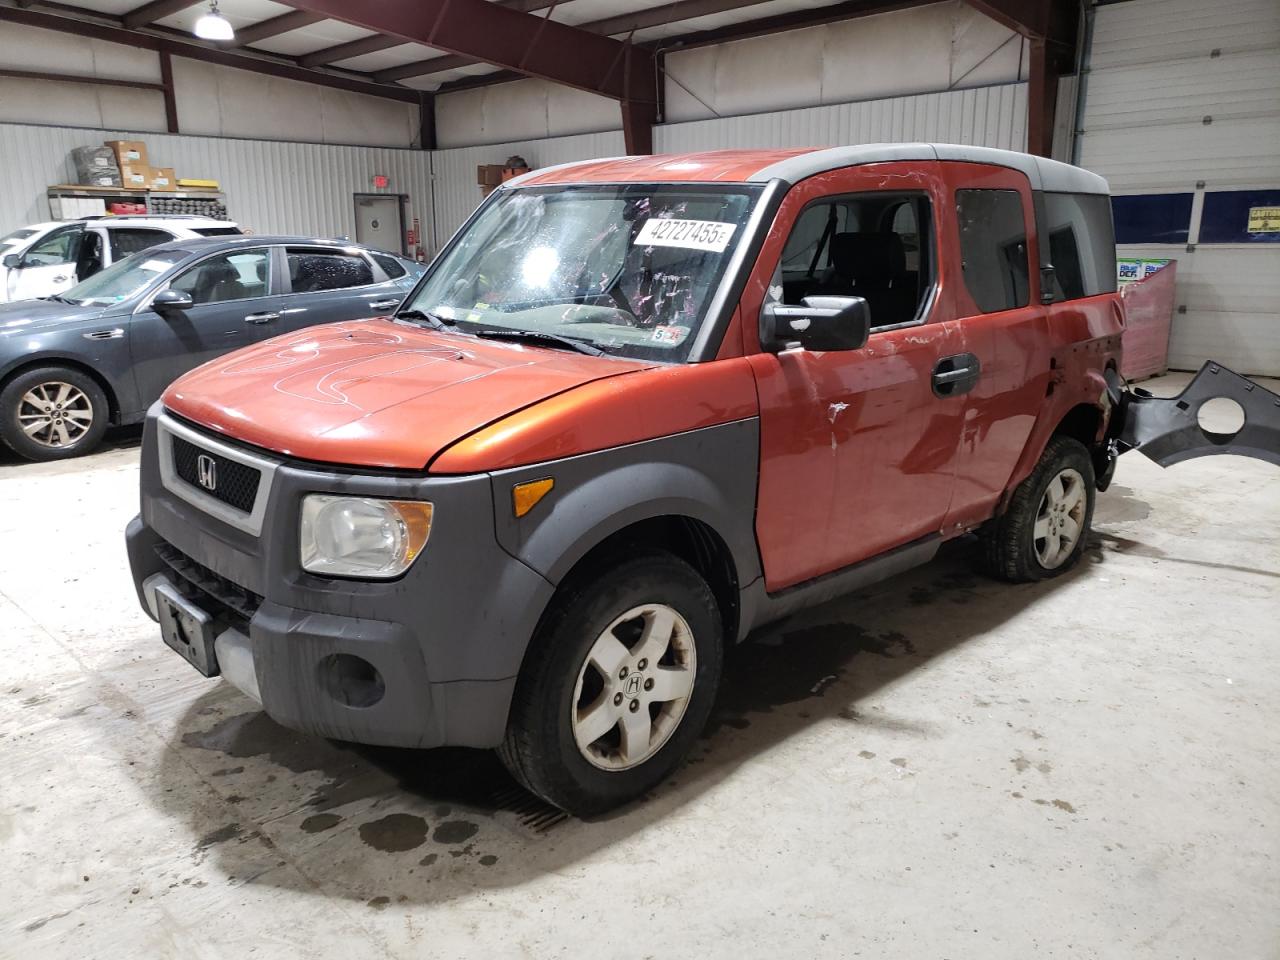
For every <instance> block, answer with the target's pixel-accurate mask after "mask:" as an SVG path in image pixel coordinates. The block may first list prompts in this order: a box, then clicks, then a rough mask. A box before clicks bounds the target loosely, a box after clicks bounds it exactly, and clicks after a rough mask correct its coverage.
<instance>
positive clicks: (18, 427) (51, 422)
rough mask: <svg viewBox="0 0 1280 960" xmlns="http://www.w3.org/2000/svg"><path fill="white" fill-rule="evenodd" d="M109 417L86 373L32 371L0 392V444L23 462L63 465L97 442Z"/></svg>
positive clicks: (98, 389)
mask: <svg viewBox="0 0 1280 960" xmlns="http://www.w3.org/2000/svg"><path fill="white" fill-rule="evenodd" d="M110 414H111V410H110V407H109V405H108V403H107V395H106V394H105V393H104V392H103V390H102V387H100V386H99V385H98V381H96V380H94V379H93V377H91V376H89V375H88V374H87V373H84V372H82V371H80V370H76V369H74V368H72V367H59V366H49V367H36V368H35V369H34V370H26V371H24V372H22V373H20V374H18V375H17V376H16V377H14V378H13V379H12V380H10V381H9V382H8V383H7V384H5V386H4V389H3V390H0V439H2V440H4V442H5V443H6V444H7V445H8V446H9V448H10V449H12V450H13V452H14V453H16V454H17V455H18V456H20V457H24V458H25V459H27V460H36V461H45V460H66V459H68V458H70V457H78V456H80V455H82V454H85V453H88V452H89V451H90V450H92V449H93V448H94V447H96V446H97V445H98V444H99V443H100V442H101V441H102V435H103V434H104V433H105V432H106V429H107V419H108V417H109V416H110Z"/></svg>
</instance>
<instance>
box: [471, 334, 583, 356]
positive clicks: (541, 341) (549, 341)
mask: <svg viewBox="0 0 1280 960" xmlns="http://www.w3.org/2000/svg"><path fill="white" fill-rule="evenodd" d="M475 335H476V336H477V337H483V338H484V339H486V340H517V341H522V342H524V343H536V344H538V345H539V346H545V347H565V348H567V349H569V350H576V351H578V353H585V354H587V355H588V356H591V357H603V356H604V355H605V352H604V351H603V350H601V349H600V348H599V347H597V346H595V345H594V344H590V343H587V342H586V341H585V340H575V339H573V338H572V337H561V336H559V335H557V334H554V333H543V332H542V331H541V330H476V331H475Z"/></svg>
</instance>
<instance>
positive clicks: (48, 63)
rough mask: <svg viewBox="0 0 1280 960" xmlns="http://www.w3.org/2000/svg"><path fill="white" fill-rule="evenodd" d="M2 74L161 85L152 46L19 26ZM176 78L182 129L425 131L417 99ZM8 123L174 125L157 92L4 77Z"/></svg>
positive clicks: (6, 43) (320, 138) (269, 82)
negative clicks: (25, 72) (420, 123)
mask: <svg viewBox="0 0 1280 960" xmlns="http://www.w3.org/2000/svg"><path fill="white" fill-rule="evenodd" d="M0 68H8V69H11V70H30V71H36V72H59V73H72V74H85V75H88V76H94V77H101V78H104V79H112V80H141V81H145V82H147V83H159V82H160V61H159V58H158V56H157V55H156V53H155V52H154V51H152V50H142V49H139V48H136V47H128V46H125V45H123V44H118V43H107V42H105V41H102V40H90V39H87V38H85V37H75V36H72V35H70V34H64V33H59V32H57V31H54V30H42V29H39V28H36V27H27V26H23V25H20V24H12V23H5V24H4V25H3V27H2V28H0ZM173 75H174V92H175V96H176V98H177V102H178V118H179V124H180V126H181V129H182V131H183V132H184V133H192V134H205V135H210V136H226V137H253V138H258V139H264V140H297V141H299V142H304V143H305V142H320V143H342V144H356V145H361V146H388V147H409V146H411V145H412V144H413V143H414V142H415V139H416V138H417V135H418V129H417V126H418V108H417V107H416V106H415V105H414V104H410V103H401V102H399V101H396V100H387V99H386V98H384V97H370V96H365V95H363V94H358V93H350V92H347V91H345V90H335V89H333V88H330V87H322V86H317V85H315V84H309V83H301V82H298V81H294V80H283V79H279V78H276V77H268V76H265V75H263V74H260V73H251V72H249V71H247V70H236V69H234V68H232V67H222V66H218V65H215V64H210V63H204V62H202V61H198V60H188V59H185V58H182V57H174V59H173ZM614 112H615V113H616V112H617V111H616V109H615V111H614ZM0 122H9V123H45V124H59V125H62V126H70V127H104V128H122V129H128V130H133V131H136V132H138V133H148V132H151V131H163V130H166V129H167V124H166V120H165V111H164V97H163V95H162V94H161V93H159V92H158V91H150V90H132V89H129V88H127V87H103V86H95V85H90V84H84V85H80V84H75V83H68V82H65V81H43V80H17V79H12V78H0Z"/></svg>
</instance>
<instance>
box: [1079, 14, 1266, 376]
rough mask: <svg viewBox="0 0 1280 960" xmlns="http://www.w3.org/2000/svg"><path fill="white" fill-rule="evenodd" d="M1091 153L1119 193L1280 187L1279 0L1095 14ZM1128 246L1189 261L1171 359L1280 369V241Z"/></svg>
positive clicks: (1085, 158)
mask: <svg viewBox="0 0 1280 960" xmlns="http://www.w3.org/2000/svg"><path fill="white" fill-rule="evenodd" d="M1095 18H1096V19H1095V21H1094V31H1093V45H1092V49H1091V52H1090V58H1089V67H1090V72H1089V74H1088V77H1087V81H1086V83H1085V87H1084V113H1083V123H1082V126H1083V131H1082V132H1081V134H1080V136H1079V151H1080V152H1079V162H1080V164H1081V165H1082V166H1085V167H1088V168H1089V169H1091V170H1095V171H1097V172H1098V173H1100V174H1102V175H1103V176H1104V177H1106V178H1107V179H1108V181H1109V182H1110V183H1111V188H1112V191H1113V192H1114V193H1116V194H1158V193H1169V192H1180V193H1193V194H1195V195H1196V201H1195V207H1194V209H1195V210H1199V209H1200V205H1201V203H1202V202H1203V195H1204V194H1205V192H1206V191H1218V190H1232V189H1271V190H1275V189H1280V2H1277V0H1216V2H1214V3H1204V2H1202V0H1131V2H1128V3H1117V4H1109V5H1105V6H1100V7H1098V8H1097V10H1096V13H1095ZM1198 228H1199V224H1198V215H1197V214H1195V213H1193V215H1192V220H1191V234H1190V236H1189V237H1188V240H1189V241H1190V247H1191V249H1188V245H1187V244H1165V245H1152V244H1145V245H1141V246H1138V245H1131V244H1124V245H1121V247H1120V255H1121V256H1126V257H1128V256H1147V257H1160V258H1166V257H1167V258H1173V259H1176V260H1177V261H1178V293H1177V301H1178V307H1179V309H1180V310H1182V311H1184V312H1181V313H1178V314H1176V315H1175V316H1174V322H1173V335H1172V341H1171V343H1170V353H1169V362H1170V365H1171V366H1173V367H1175V368H1183V369H1194V368H1196V367H1198V366H1199V365H1200V364H1201V363H1202V362H1203V361H1204V360H1206V359H1211V358H1212V359H1217V360H1221V361H1222V362H1223V363H1225V364H1227V365H1228V366H1231V367H1233V368H1235V369H1237V370H1240V371H1241V372H1244V373H1252V374H1262V375H1269V376H1280V306H1278V305H1280V244H1256V243H1251V244H1244V243H1241V244H1211V245H1210V244H1203V243H1200V242H1199V240H1200V237H1199V235H1198Z"/></svg>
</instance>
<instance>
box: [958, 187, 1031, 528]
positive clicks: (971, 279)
mask: <svg viewBox="0 0 1280 960" xmlns="http://www.w3.org/2000/svg"><path fill="white" fill-rule="evenodd" d="M942 167H943V176H944V177H945V178H946V181H947V185H948V189H949V190H950V192H951V197H952V209H953V210H954V211H955V219H954V221H953V222H952V223H951V224H950V225H949V226H948V233H949V234H950V236H949V237H948V242H947V243H946V245H945V246H946V248H947V251H948V255H950V256H953V257H954V258H955V259H956V264H955V266H956V270H955V272H956V274H957V276H958V278H959V280H960V282H959V283H958V284H957V285H956V291H955V295H956V296H955V304H956V318H957V319H956V324H957V326H958V327H959V331H960V335H961V340H960V347H959V349H958V351H957V356H958V357H961V358H963V359H958V360H953V361H952V364H953V365H954V366H957V367H958V366H965V367H967V368H968V369H969V371H970V374H971V377H972V379H971V382H970V385H969V389H968V392H967V393H966V395H965V399H964V402H965V410H964V429H963V432H962V435H961V438H960V449H959V454H958V456H957V460H956V487H955V496H954V497H953V499H952V504H951V510H950V512H949V513H948V516H947V526H948V527H951V528H955V527H957V526H958V527H966V526H970V525H972V524H975V523H979V522H981V521H983V520H985V519H987V517H989V516H990V515H991V513H992V511H993V510H994V509H995V505H996V503H997V501H998V500H999V499H1000V497H1001V495H1002V494H1003V493H1004V490H1005V488H1006V487H1007V485H1008V483H1009V479H1010V477H1011V476H1012V474H1013V470H1014V467H1015V466H1016V464H1017V462H1018V460H1019V458H1020V457H1021V456H1022V452H1023V450H1024V449H1025V448H1026V445H1027V440H1028V438H1029V437H1030V435H1031V430H1032V428H1033V427H1034V426H1035V424H1036V419H1037V417H1038V416H1039V413H1040V410H1041V408H1042V407H1043V405H1044V399H1045V395H1046V391H1047V390H1048V388H1049V378H1050V369H1049V357H1050V353H1051V350H1050V344H1049V336H1048V322H1047V315H1046V312H1045V309H1044V307H1043V306H1042V305H1041V303H1040V285H1039V275H1038V271H1033V270H1032V269H1031V265H1032V264H1033V263H1038V258H1037V251H1036V250H1035V249H1034V247H1033V240H1032V236H1031V232H1030V231H1029V230H1028V225H1029V224H1034V223H1035V210H1034V204H1033V198H1032V193H1031V184H1030V181H1029V180H1028V179H1027V177H1026V176H1025V175H1024V174H1023V173H1021V172H1019V171H1017V170H1011V169H1008V168H1006V167H996V166H990V165H986V164H972V163H954V162H944V163H943V164H942Z"/></svg>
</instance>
